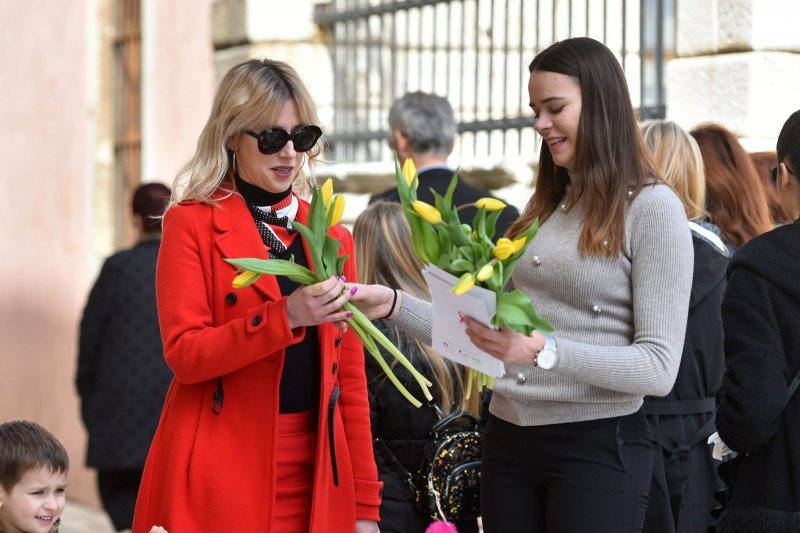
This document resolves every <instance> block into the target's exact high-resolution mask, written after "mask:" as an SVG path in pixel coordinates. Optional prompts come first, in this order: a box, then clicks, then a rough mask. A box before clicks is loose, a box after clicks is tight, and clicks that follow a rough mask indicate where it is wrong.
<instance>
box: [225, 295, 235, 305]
mask: <svg viewBox="0 0 800 533" xmlns="http://www.w3.org/2000/svg"><path fill="white" fill-rule="evenodd" d="M236 300H237V298H236V295H235V294H234V293H232V292H229V293H228V294H226V295H225V303H226V304H228V305H233V304H235V303H236Z"/></svg>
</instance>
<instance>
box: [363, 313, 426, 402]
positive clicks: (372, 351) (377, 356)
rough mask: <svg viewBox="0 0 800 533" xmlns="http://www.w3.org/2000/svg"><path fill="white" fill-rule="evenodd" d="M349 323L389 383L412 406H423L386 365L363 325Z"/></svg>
mask: <svg viewBox="0 0 800 533" xmlns="http://www.w3.org/2000/svg"><path fill="white" fill-rule="evenodd" d="M348 322H349V323H350V326H351V327H352V328H353V331H354V332H355V333H356V335H358V337H359V338H360V339H361V342H363V343H364V346H366V347H367V351H369V353H370V354H372V357H374V358H375V360H376V361H377V362H378V365H379V366H380V367H381V369H382V370H383V373H384V374H386V377H388V378H389V381H391V382H392V383H393V384H394V386H395V387H397V390H398V391H400V394H402V395H403V396H404V397H405V399H406V400H408V401H409V402H411V405H413V406H414V407H419V406H421V405H422V402H420V401H419V400H417V399H416V398H415V397H414V396H413V395H412V394H411V393H410V392H408V389H406V388H405V386H404V385H403V384H402V383H400V380H399V379H397V376H396V375H395V374H394V372H393V371H392V369H391V368H390V367H389V365H388V364H386V360H385V359H384V358H383V356H382V355H381V351H380V350H379V349H378V347H377V346H376V345H375V341H374V340H372V338H371V337H370V336H369V334H368V333H367V332H366V331H364V330H363V329H361V325H360V324H359V323H358V322H357V321H355V320H353V319H350V320H348Z"/></svg>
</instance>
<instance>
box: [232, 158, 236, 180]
mask: <svg viewBox="0 0 800 533" xmlns="http://www.w3.org/2000/svg"><path fill="white" fill-rule="evenodd" d="M231 153H232V154H233V164H232V165H231V174H232V175H234V176H235V175H236V152H231Z"/></svg>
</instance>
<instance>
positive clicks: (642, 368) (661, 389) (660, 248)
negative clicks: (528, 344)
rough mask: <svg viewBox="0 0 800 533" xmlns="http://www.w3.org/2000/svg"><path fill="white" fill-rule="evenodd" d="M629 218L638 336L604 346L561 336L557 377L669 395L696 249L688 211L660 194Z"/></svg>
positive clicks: (606, 386)
mask: <svg viewBox="0 0 800 533" xmlns="http://www.w3.org/2000/svg"><path fill="white" fill-rule="evenodd" d="M642 207H643V208H642V209H637V210H636V213H635V214H634V216H632V217H631V219H630V220H629V221H626V227H627V231H626V234H627V236H628V239H629V241H628V242H629V247H630V257H631V284H632V294H633V316H634V324H633V327H634V338H633V343H632V344H631V345H629V346H600V345H596V344H585V343H582V342H577V341H574V340H569V339H565V338H559V337H558V333H557V332H556V334H555V338H556V348H557V350H558V356H559V358H558V363H557V364H556V366H555V367H554V368H553V370H552V372H556V373H558V374H561V375H564V376H569V377H571V378H573V379H576V380H578V381H582V382H584V383H588V384H591V385H596V386H599V387H603V388H605V389H610V390H616V391H621V392H629V393H638V394H645V395H654V396H665V395H666V394H668V393H669V392H670V390H671V389H672V386H673V384H674V382H675V378H676V377H677V374H678V367H679V365H680V358H681V353H682V349H683V340H684V335H685V332H686V320H687V313H688V308H689V295H690V292H691V284H692V271H693V266H694V252H693V248H692V238H691V233H690V231H689V226H688V223H686V222H685V221H686V215H685V213H684V210H683V206H682V205H681V204H680V202H679V201H678V200H677V198H675V197H674V195H671V194H670V195H667V194H656V195H653V196H652V197H650V198H649V199H648V202H647V204H646V205H644V206H642Z"/></svg>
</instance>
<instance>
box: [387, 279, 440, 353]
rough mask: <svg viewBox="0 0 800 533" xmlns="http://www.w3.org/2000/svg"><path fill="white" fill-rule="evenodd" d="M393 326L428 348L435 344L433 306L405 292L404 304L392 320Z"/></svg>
mask: <svg viewBox="0 0 800 533" xmlns="http://www.w3.org/2000/svg"><path fill="white" fill-rule="evenodd" d="M391 323H392V325H394V326H397V329H399V330H400V331H402V332H404V333H406V334H407V335H409V336H410V337H412V338H414V339H416V340H418V341H419V342H421V343H423V344H426V345H428V346H430V345H431V343H432V342H433V341H432V339H431V335H432V333H431V329H432V327H433V326H432V324H433V305H432V304H431V303H430V302H426V301H425V300H420V299H419V298H414V297H413V296H411V295H410V294H408V293H407V292H405V291H403V302H402V304H401V305H400V312H399V313H397V316H396V317H394V318H393V319H392V320H391Z"/></svg>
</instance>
